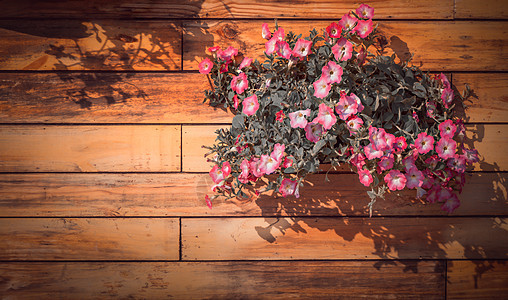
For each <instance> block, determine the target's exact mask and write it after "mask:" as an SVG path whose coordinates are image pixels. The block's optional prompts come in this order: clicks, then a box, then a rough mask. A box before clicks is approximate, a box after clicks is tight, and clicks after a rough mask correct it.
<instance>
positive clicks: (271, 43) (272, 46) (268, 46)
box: [265, 37, 278, 55]
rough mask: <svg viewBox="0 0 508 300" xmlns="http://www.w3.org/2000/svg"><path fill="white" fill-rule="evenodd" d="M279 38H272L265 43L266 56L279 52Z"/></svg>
mask: <svg viewBox="0 0 508 300" xmlns="http://www.w3.org/2000/svg"><path fill="white" fill-rule="evenodd" d="M277 41H278V40H277V38H275V37H272V38H271V39H269V40H268V42H266V43H265V53H266V55H272V54H273V53H275V51H277Z"/></svg>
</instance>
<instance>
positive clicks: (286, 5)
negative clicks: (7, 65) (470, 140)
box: [0, 0, 453, 19]
mask: <svg viewBox="0 0 508 300" xmlns="http://www.w3.org/2000/svg"><path fill="white" fill-rule="evenodd" d="M359 3H361V2H358V1H352V0H347V1H340V2H335V1H323V0H311V1H296V2H295V1H289V0H285V1H280V0H279V1H277V0H269V1H263V2H262V3H260V2H259V1H255V0H248V1H244V0H226V1H222V0H191V1H180V0H170V1H165V0H156V1H153V0H151V1H133V0H129V1H125V0H113V1H107V2H104V1H100V0H93V1H87V2H86V3H83V2H81V1H65V2H61V3H58V2H56V3H50V2H46V1H37V2H33V1H30V0H18V1H15V2H13V1H8V0H4V1H1V2H0V8H1V10H0V17H4V18H5V17H8V18H65V19H67V18H83V17H85V18H113V19H116V18H268V19H273V18H312V19H330V18H336V19H340V17H342V15H344V14H345V13H347V12H348V11H349V10H354V9H356V8H357V7H358V5H359ZM368 4H369V5H371V6H373V7H374V8H375V18H386V19H392V18H393V19H450V18H452V16H453V0H444V1H438V0H429V1H415V0H411V1H409V3H408V1H403V0H387V1H380V0H373V1H369V2H368Z"/></svg>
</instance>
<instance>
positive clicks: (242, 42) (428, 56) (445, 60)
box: [183, 20, 508, 71]
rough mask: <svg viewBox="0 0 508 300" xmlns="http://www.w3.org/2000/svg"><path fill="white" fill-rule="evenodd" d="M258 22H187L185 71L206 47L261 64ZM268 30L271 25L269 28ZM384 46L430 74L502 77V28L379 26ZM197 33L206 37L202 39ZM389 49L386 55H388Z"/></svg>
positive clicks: (296, 24) (505, 64) (507, 65)
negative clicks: (498, 74) (498, 73)
mask: <svg viewBox="0 0 508 300" xmlns="http://www.w3.org/2000/svg"><path fill="white" fill-rule="evenodd" d="M262 23H263V22H262V21H233V20H220V21H201V22H186V23H184V24H183V27H184V32H185V33H184V37H183V39H184V42H183V43H184V45H185V47H184V53H183V68H184V70H196V69H197V65H198V63H199V62H200V61H201V60H202V59H203V58H204V57H205V56H206V53H205V50H206V49H207V47H209V46H210V45H219V46H222V47H226V46H234V47H236V48H238V49H239V50H240V52H242V53H244V54H245V55H246V56H249V57H253V58H257V59H260V60H264V59H265V58H264V51H265V44H264V43H265V41H266V40H264V39H263V38H262V37H261V24H262ZM329 23H330V22H325V21H286V20H281V21H279V22H278V24H279V26H282V27H283V28H284V29H285V30H286V31H293V32H295V33H301V34H303V35H304V36H305V35H308V32H309V30H311V29H312V28H318V29H319V28H325V27H326V26H328V25H329ZM270 26H271V27H272V28H273V26H274V25H273V23H272V22H270ZM379 29H380V31H381V32H382V33H383V34H384V35H385V37H386V38H387V41H388V48H389V49H388V50H389V51H388V53H387V54H391V53H393V52H394V53H396V54H397V56H398V57H399V58H402V59H404V60H406V59H408V58H409V57H410V53H414V58H413V63H414V64H415V65H420V64H422V68H423V69H426V70H433V71H493V70H498V71H506V70H508V54H507V52H506V51H503V49H504V48H506V46H507V44H508V28H507V26H506V24H505V23H504V22H471V21H454V22H434V21H432V22H430V21H429V22H423V21H422V22H418V21H410V22H407V21H405V22H399V21H393V22H388V21H384V22H379ZM202 32H207V35H206V36H204V37H203V35H202V34H201V33H202ZM390 49H391V50H390Z"/></svg>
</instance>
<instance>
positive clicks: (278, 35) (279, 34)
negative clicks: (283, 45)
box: [273, 27, 286, 41]
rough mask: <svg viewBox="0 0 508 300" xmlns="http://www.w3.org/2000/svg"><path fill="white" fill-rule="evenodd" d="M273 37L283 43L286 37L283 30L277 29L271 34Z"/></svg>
mask: <svg viewBox="0 0 508 300" xmlns="http://www.w3.org/2000/svg"><path fill="white" fill-rule="evenodd" d="M273 37H274V38H275V39H277V40H278V41H284V40H285V39H286V35H285V34H284V28H282V27H279V29H278V30H277V31H275V32H274V33H273Z"/></svg>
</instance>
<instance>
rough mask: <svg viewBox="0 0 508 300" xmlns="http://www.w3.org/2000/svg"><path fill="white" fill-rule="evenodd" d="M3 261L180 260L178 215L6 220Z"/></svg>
mask: <svg viewBox="0 0 508 300" xmlns="http://www.w3.org/2000/svg"><path fill="white" fill-rule="evenodd" d="M0 240H2V243H0V259H1V260H161V259H168V260H172V259H173V260H174V259H178V256H179V222H178V219H176V218H175V219H170V218H168V219H166V218H165V219H144V218H143V219H134V218H129V219H94V218H92V219H69V218H62V219H55V218H37V219H33V218H21V219H18V218H7V219H0Z"/></svg>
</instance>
